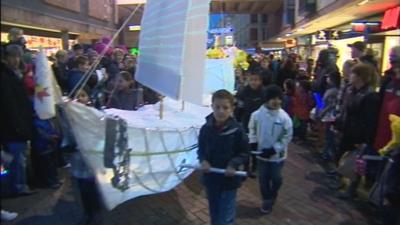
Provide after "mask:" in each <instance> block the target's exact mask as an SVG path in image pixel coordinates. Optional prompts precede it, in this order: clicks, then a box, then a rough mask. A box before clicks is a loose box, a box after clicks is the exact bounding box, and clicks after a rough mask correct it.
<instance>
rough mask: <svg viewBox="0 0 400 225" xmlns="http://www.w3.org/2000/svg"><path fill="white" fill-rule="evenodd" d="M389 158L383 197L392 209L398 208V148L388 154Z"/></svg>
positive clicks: (399, 160)
mask: <svg viewBox="0 0 400 225" xmlns="http://www.w3.org/2000/svg"><path fill="white" fill-rule="evenodd" d="M389 156H390V158H391V161H390V162H388V163H390V165H389V168H388V170H386V172H387V174H386V178H387V181H386V189H385V193H384V197H385V198H386V199H387V200H388V201H389V202H390V204H392V205H393V206H394V207H400V173H399V171H400V148H396V149H393V150H391V151H390V152H389Z"/></svg>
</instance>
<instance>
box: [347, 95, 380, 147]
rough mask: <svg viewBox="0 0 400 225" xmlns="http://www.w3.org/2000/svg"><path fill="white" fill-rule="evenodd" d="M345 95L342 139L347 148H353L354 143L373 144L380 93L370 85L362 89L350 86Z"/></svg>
mask: <svg viewBox="0 0 400 225" xmlns="http://www.w3.org/2000/svg"><path fill="white" fill-rule="evenodd" d="M345 95H346V96H345V101H344V107H343V113H342V115H341V116H342V117H341V122H342V126H341V127H342V129H343V130H342V133H343V140H342V141H344V142H346V145H345V146H346V148H353V147H352V146H354V144H361V143H366V144H368V145H372V142H373V140H374V137H375V130H376V122H377V119H378V112H379V95H378V93H375V92H373V90H372V88H369V87H363V88H361V89H360V90H355V89H354V88H353V87H350V88H348V89H347V93H346V94H345ZM342 146H343V145H342ZM343 147H344V146H343ZM343 150H345V151H347V150H353V149H343Z"/></svg>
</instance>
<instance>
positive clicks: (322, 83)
mask: <svg viewBox="0 0 400 225" xmlns="http://www.w3.org/2000/svg"><path fill="white" fill-rule="evenodd" d="M337 54H338V51H337V49H335V48H328V49H323V50H321V51H320V52H319V54H318V59H317V65H316V67H315V72H314V76H315V79H314V83H313V85H312V86H313V92H316V93H318V94H319V95H320V96H324V94H325V91H326V89H327V88H328V83H327V80H326V78H327V76H329V74H334V73H338V72H339V68H338V67H337V65H336V60H337Z"/></svg>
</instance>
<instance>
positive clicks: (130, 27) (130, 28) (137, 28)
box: [128, 25, 141, 31]
mask: <svg viewBox="0 0 400 225" xmlns="http://www.w3.org/2000/svg"><path fill="white" fill-rule="evenodd" d="M128 28H129V31H140V29H141V28H140V25H131V26H129V27H128Z"/></svg>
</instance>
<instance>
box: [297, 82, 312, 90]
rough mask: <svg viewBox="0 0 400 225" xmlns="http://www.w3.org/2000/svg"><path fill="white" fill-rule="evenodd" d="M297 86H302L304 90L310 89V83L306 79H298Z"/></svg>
mask: <svg viewBox="0 0 400 225" xmlns="http://www.w3.org/2000/svg"><path fill="white" fill-rule="evenodd" d="M299 86H300V87H302V88H303V90H305V91H311V83H310V82H309V81H307V80H301V81H299Z"/></svg>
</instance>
